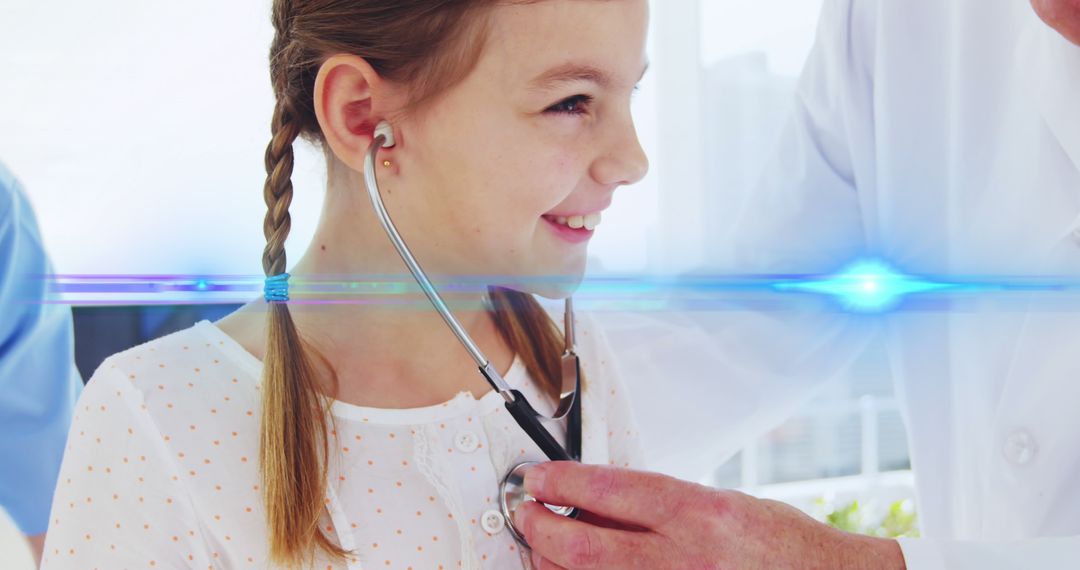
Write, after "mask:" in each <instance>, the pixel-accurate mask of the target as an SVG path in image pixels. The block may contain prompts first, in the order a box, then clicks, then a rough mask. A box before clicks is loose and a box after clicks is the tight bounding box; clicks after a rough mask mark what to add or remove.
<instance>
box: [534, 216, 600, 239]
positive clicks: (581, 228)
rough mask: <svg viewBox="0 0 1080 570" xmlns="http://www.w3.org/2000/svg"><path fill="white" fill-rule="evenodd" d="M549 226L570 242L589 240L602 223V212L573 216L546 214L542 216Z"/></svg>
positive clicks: (556, 233)
mask: <svg viewBox="0 0 1080 570" xmlns="http://www.w3.org/2000/svg"><path fill="white" fill-rule="evenodd" d="M541 217H542V218H544V221H545V222H547V224H548V226H549V227H551V229H552V230H553V231H554V232H555V235H557V236H558V237H560V238H562V239H564V240H566V241H568V242H570V243H582V242H585V241H588V240H589V238H591V237H592V235H593V230H595V229H596V226H598V225H600V213H599V212H597V213H594V214H586V215H573V216H558V215H554V214H551V215H544V216H541Z"/></svg>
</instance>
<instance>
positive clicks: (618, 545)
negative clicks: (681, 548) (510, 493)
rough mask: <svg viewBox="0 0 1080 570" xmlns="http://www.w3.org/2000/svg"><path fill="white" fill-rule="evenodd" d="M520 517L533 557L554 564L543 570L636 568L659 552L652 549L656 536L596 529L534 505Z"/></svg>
mask: <svg viewBox="0 0 1080 570" xmlns="http://www.w3.org/2000/svg"><path fill="white" fill-rule="evenodd" d="M517 515H518V516H517V517H516V519H515V522H516V524H517V525H518V527H519V528H521V529H522V532H523V533H524V534H525V539H526V540H527V541H528V543H529V545H530V546H531V547H532V549H533V554H534V555H539V556H541V557H543V558H544V559H545V560H546V561H547V562H550V563H551V564H552V565H549V566H542V567H543V568H558V567H563V568H567V569H568V570H579V569H609V568H610V569H624V568H635V567H641V565H642V564H643V562H645V561H648V560H650V559H651V558H653V556H654V555H655V553H656V551H657V549H656V548H652V538H653V536H654V535H653V534H651V533H648V532H629V531H624V530H615V529H606V528H600V527H594V526H592V525H590V524H587V523H584V522H581V521H578V520H574V519H571V518H567V517H562V516H559V515H556V514H554V513H552V512H551V511H549V510H547V509H546V508H544V507H542V506H540V505H537V504H535V503H527V504H523V505H521V506H519V507H518V513H517ZM645 566H646V567H655V566H650V565H648V564H646V565H645Z"/></svg>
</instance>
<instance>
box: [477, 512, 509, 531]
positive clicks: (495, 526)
mask: <svg viewBox="0 0 1080 570" xmlns="http://www.w3.org/2000/svg"><path fill="white" fill-rule="evenodd" d="M480 526H482V527H483V528H484V532H486V533H488V534H498V533H499V532H501V531H502V529H504V528H506V519H505V518H503V516H502V513H500V512H499V511H484V514H483V515H482V516H481V517H480Z"/></svg>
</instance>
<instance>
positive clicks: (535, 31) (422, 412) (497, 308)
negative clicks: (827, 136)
mask: <svg viewBox="0 0 1080 570" xmlns="http://www.w3.org/2000/svg"><path fill="white" fill-rule="evenodd" d="M647 18H648V16H647V5H646V2H645V0H549V1H540V2H536V1H532V2H523V1H518V2H511V1H502V2H500V1H496V0H487V1H484V0H441V1H436V0H414V1H399V0H394V1H388V0H352V1H341V0H303V1H301V0H292V1H290V0H276V1H275V2H274V6H273V22H274V27H275V30H276V35H275V38H274V42H273V45H272V47H271V53H270V63H271V79H272V84H273V87H274V92H275V95H276V97H277V105H276V107H275V110H274V116H273V120H272V132H273V134H272V138H271V142H270V144H269V146H268V148H267V151H266V170H267V180H266V185H265V189H264V198H265V201H266V204H267V207H268V213H267V215H266V220H265V224H264V231H265V235H266V239H267V244H266V249H265V251H264V253H263V267H264V269H265V272H266V275H267V277H268V278H275V279H274V280H273V281H270V283H280V281H281V280H282V279H285V277H284V275H283V274H284V273H285V269H286V255H285V240H286V238H287V236H288V234H289V212H288V208H289V202H290V200H291V198H292V193H293V187H292V184H291V182H290V175H291V171H292V165H293V151H292V146H293V143H294V141H295V140H296V139H297V138H299V137H303V138H306V139H308V140H310V141H312V142H314V143H316V144H319V145H320V146H321V147H322V148H323V150H324V152H325V154H326V157H327V164H328V177H327V178H328V183H327V186H328V187H327V191H326V200H325V208H324V211H323V215H322V218H321V220H320V223H319V227H318V229H317V232H316V235H315V238H314V240H313V241H312V244H311V246H310V247H309V249H308V251H307V252H306V253H305V254H304V255H303V257H301V259H300V260H299V261H298V262H297V263H296V264H295V267H294V268H293V270H292V272H291V273H292V275H293V277H292V279H293V281H294V284H296V283H297V282H298V281H300V280H307V281H309V282H317V281H318V280H320V279H322V278H325V276H331V275H353V276H355V275H373V274H383V275H385V274H399V275H400V274H404V271H403V265H402V263H401V261H400V259H399V258H398V257H397V254H396V252H395V251H394V250H393V249H392V247H391V245H390V243H389V240H387V238H386V236H385V234H383V232H382V229H381V228H380V227H379V224H378V223H377V220H376V219H375V217H374V214H373V212H372V208H371V205H370V203H369V202H368V201H367V196H366V190H365V188H364V186H363V169H364V166H363V156H364V153H365V151H366V149H367V148H368V146H369V145H370V144H371V142H372V139H373V132H374V128H375V126H376V125H377V124H379V123H380V122H381V121H388V122H389V123H391V125H392V126H393V129H394V138H395V140H396V145H395V146H394V147H393V148H385V149H382V150H381V151H380V154H379V157H378V162H377V165H378V166H377V169H378V172H377V173H376V175H377V177H378V180H379V183H380V186H381V188H382V193H383V196H384V198H385V201H386V205H387V209H388V210H389V211H390V212H391V214H392V215H393V216H394V219H395V221H396V223H397V226H398V228H399V229H400V231H401V233H402V235H403V236H404V237H405V239H406V241H407V242H408V243H409V244H410V246H411V248H412V249H413V252H414V253H415V255H416V257H417V258H418V259H419V260H420V261H421V263H422V264H423V265H424V266H425V268H426V269H427V270H428V271H429V272H431V273H432V274H434V275H440V276H448V277H455V276H456V277H469V278H470V279H475V276H495V277H487V278H485V279H487V281H486V282H485V284H486V285H487V287H486V292H485V291H480V292H470V291H461V292H456V293H454V294H453V295H448V296H447V301H448V302H449V304H450V305H451V306H452V307H453V308H454V313H455V315H456V316H457V317H458V319H459V320H460V321H461V322H462V324H463V326H464V327H465V328H466V330H467V331H468V332H469V334H470V335H471V336H472V337H473V338H474V339H475V340H476V342H477V344H478V345H479V346H480V348H481V349H482V350H483V352H484V353H485V354H486V355H487V356H488V357H489V358H490V359H491V361H492V363H493V364H494V365H495V367H496V368H497V369H498V370H499V371H500V372H503V373H504V376H505V378H506V380H507V382H508V383H509V384H510V385H511V386H512V387H514V388H516V389H519V390H521V391H522V392H523V393H524V394H525V395H526V396H527V397H528V399H529V400H530V401H531V402H533V403H534V405H535V406H536V407H537V408H538V409H540V410H541V411H543V412H551V411H552V409H553V407H554V401H555V396H556V395H557V391H558V387H559V385H560V370H559V355H560V354H561V352H562V346H563V344H562V333H561V332H560V330H559V329H558V328H557V327H556V325H555V324H554V323H553V321H552V320H551V319H550V318H549V316H548V315H547V313H546V312H544V311H543V309H541V307H540V306H539V305H538V303H537V302H536V300H535V299H534V298H533V297H532V294H541V295H544V296H548V297H552V298H557V297H564V296H566V295H568V294H569V293H570V292H571V291H572V290H573V288H574V287H575V286H576V284H577V283H578V282H579V280H580V278H581V275H582V273H583V270H584V261H585V246H586V242H587V240H588V238H589V237H591V235H592V233H593V229H594V228H595V226H596V224H597V223H599V214H600V212H601V211H603V210H604V209H605V208H606V207H607V206H608V205H609V204H610V201H611V199H612V195H613V192H614V190H615V188H617V187H618V186H621V185H624V184H630V183H633V182H635V181H637V180H638V179H640V178H641V177H642V176H643V175H644V174H645V171H646V169H647V162H646V159H645V156H644V155H643V152H642V150H641V148H640V145H639V144H638V141H637V137H636V134H635V132H634V127H633V123H632V120H631V117H630V108H629V101H630V95H631V92H632V91H633V88H634V85H635V83H636V82H637V81H638V80H639V79H640V77H641V75H642V73H643V70H644V65H645V64H644V40H645V34H646V27H647ZM279 299H280V298H279V297H277V296H276V294H273V292H271V294H268V296H267V300H263V299H260V300H259V301H257V302H253V303H251V304H249V305H248V306H246V307H244V308H243V309H241V310H240V311H238V312H236V313H234V314H233V315H231V316H229V317H228V318H226V319H224V320H223V321H221V322H218V323H214V324H212V323H209V322H202V323H199V324H197V325H196V326H194V327H193V328H191V329H188V330H186V331H182V332H180V333H176V334H173V335H170V336H168V337H165V338H162V339H159V340H156V341H154V342H151V343H148V344H146V345H143V346H139V347H136V348H133V349H131V350H129V351H127V352H124V353H121V354H118V355H115V356H113V357H111V358H109V359H108V360H106V361H105V363H104V364H102V366H101V367H100V368H99V370H98V371H97V373H96V374H95V375H94V377H93V379H92V380H91V381H90V383H89V385H88V387H87V390H86V392H85V394H84V395H83V397H82V399H81V401H80V404H79V408H78V411H77V416H76V418H75V421H74V424H73V427H72V430H71V436H70V439H69V446H68V450H67V453H66V456H65V459H64V465H63V469H62V473H61V476H60V482H59V484H58V488H57V492H56V496H55V499H54V508H53V513H52V519H51V526H50V530H49V534H48V542H47V544H46V559H45V562H44V565H45V567H46V568H93V567H100V568H163V567H167V568H174V567H182V568H244V567H251V568H264V567H267V566H290V567H294V566H312V565H314V567H318V568H334V567H347V568H361V567H362V568H417V569H419V568H511V567H521V566H522V565H523V564H526V557H525V556H523V552H522V549H521V548H520V547H519V546H518V545H517V544H516V543H515V542H514V540H513V538H512V537H511V535H510V532H509V530H508V529H507V528H506V527H507V524H508V521H506V520H505V519H504V518H503V517H502V515H501V514H500V512H499V510H498V506H497V505H498V496H497V492H498V484H499V482H500V480H501V478H502V476H503V474H504V473H505V472H506V470H507V469H509V468H510V467H511V466H513V465H514V464H516V463H517V462H520V461H522V460H527V459H542V457H543V456H542V454H541V453H540V451H539V450H538V449H537V448H536V446H535V445H534V444H533V443H532V441H531V440H530V439H529V438H528V437H527V436H526V435H525V434H524V433H523V432H522V430H521V429H520V428H519V427H518V426H517V424H516V423H515V422H514V421H513V419H512V418H511V417H510V415H509V414H508V413H507V412H506V411H505V409H503V407H502V405H501V403H502V399H501V398H500V397H499V396H498V395H497V394H496V393H494V392H492V391H491V390H490V388H489V387H488V386H487V384H486V383H485V381H484V379H483V378H482V377H481V376H480V375H479V374H478V373H477V370H476V367H475V365H474V364H473V362H472V361H471V360H470V359H469V356H468V354H467V353H466V352H465V351H464V350H462V348H461V345H460V344H459V343H458V342H457V340H456V339H455V338H454V336H453V335H452V334H451V332H450V331H449V330H448V328H447V327H446V326H445V325H444V324H443V323H442V321H441V320H440V318H439V317H438V315H437V314H436V313H435V312H434V311H431V310H424V311H405V310H402V309H401V308H397V309H395V308H394V307H393V306H392V305H389V304H387V303H377V302H368V301H376V300H378V299H379V297H376V296H370V297H365V296H359V297H351V298H350V299H351V300H352V301H353V302H349V303H345V304H336V302H337V301H340V298H333V299H328V298H326V297H320V296H319V295H318V294H317V293H304V292H302V291H299V290H295V288H294V291H293V292H292V295H291V296H290V302H289V303H284V302H277V301H278V300H279ZM267 301H273V302H267ZM290 305H291V306H290ZM578 337H579V338H578V352H579V354H580V355H581V358H582V367H583V370H584V374H585V376H584V378H585V381H584V386H585V388H584V396H583V417H584V428H583V432H584V436H583V460H584V461H586V462H592V463H597V462H611V463H616V464H619V465H629V466H634V465H636V464H638V454H637V452H636V451H635V449H636V441H635V434H634V430H633V427H632V425H631V420H630V414H629V409H628V407H627V405H626V403H625V401H624V400H623V399H622V398H623V390H622V387H621V385H620V384H619V383H618V380H617V378H616V376H615V372H614V369H613V366H612V365H613V363H612V360H611V357H610V355H609V353H608V349H607V348H606V346H605V344H604V342H603V340H602V338H601V337H600V336H599V335H598V333H596V332H595V331H593V330H590V327H589V326H588V324H587V323H582V325H581V326H580V327H579V332H578ZM554 431H555V432H556V433H555V435H556V437H557V438H560V439H562V438H564V437H565V430H562V429H555V430H554Z"/></svg>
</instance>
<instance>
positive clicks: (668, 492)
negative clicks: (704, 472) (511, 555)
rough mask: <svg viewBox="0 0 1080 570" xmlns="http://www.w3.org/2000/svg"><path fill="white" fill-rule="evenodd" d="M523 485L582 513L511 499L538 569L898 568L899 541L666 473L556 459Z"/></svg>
mask: <svg viewBox="0 0 1080 570" xmlns="http://www.w3.org/2000/svg"><path fill="white" fill-rule="evenodd" d="M525 488H526V490H527V491H528V492H529V494H531V495H532V496H534V497H536V498H537V500H540V501H543V502H545V503H548V504H554V505H573V506H576V507H578V508H580V509H583V510H585V511H587V513H586V515H585V516H583V517H582V520H573V519H568V518H564V517H561V516H558V515H556V514H553V513H551V512H550V511H548V510H547V509H545V508H544V507H542V506H540V505H538V504H535V503H528V504H523V505H521V506H520V507H518V510H517V513H516V515H515V519H514V521H515V525H516V526H517V528H519V529H522V531H523V532H524V534H525V538H526V540H527V541H528V543H529V545H531V546H532V548H533V564H534V566H535V567H536V568H539V569H541V570H552V569H559V568H567V569H569V570H576V569H578V568H617V569H626V568H649V569H666V568H673V569H674V568H678V569H706V568H708V569H721V568H722V569H724V570H740V569H744V568H754V569H758V568H828V569H838V568H843V569H848V568H850V569H857V568H858V569H861V568H866V569H870V568H873V569H885V570H889V569H894V568H895V569H898V570H903V569H904V568H905V564H904V558H903V554H902V553H901V551H900V547H899V545H898V544H897V543H896V541H893V540H887V539H881V538H873V537H867V536H860V535H854V534H849V533H845V532H842V531H839V530H836V529H834V528H832V527H829V526H827V525H824V524H822V523H819V522H817V521H815V520H813V519H812V518H810V517H808V516H806V515H804V514H803V513H801V512H799V511H798V510H797V509H795V508H793V507H790V506H788V505H785V504H783V503H778V502H776V501H767V500H761V499H755V498H753V497H750V496H748V495H745V494H742V493H738V492H734V491H719V490H716V489H710V488H708V487H703V486H701V485H695V484H693V483H687V482H684V481H680V480H678V479H673V478H671V477H666V476H664V475H658V474H654V473H642V472H637V471H629V470H624V469H617V468H614V467H606V466H592V465H581V464H577V463H571V462H555V463H545V464H542V465H538V466H536V467H534V468H532V469H530V470H529V471H528V472H527V473H526V475H525ZM605 519H606V520H605Z"/></svg>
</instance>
